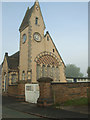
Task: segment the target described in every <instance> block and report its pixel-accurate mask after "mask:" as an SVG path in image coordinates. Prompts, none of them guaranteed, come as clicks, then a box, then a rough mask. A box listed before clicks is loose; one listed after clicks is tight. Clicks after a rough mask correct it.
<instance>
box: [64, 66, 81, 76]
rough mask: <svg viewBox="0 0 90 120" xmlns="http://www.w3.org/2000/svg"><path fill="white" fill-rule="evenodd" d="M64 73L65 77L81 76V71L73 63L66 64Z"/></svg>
mask: <svg viewBox="0 0 90 120" xmlns="http://www.w3.org/2000/svg"><path fill="white" fill-rule="evenodd" d="M65 73H66V77H83V73H81V72H80V68H79V67H77V66H76V65H74V64H68V65H66V69H65Z"/></svg>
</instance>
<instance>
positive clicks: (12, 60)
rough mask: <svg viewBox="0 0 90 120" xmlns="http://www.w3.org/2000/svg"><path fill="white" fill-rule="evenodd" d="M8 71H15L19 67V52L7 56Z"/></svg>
mask: <svg viewBox="0 0 90 120" xmlns="http://www.w3.org/2000/svg"><path fill="white" fill-rule="evenodd" d="M7 63H8V67H9V69H13V70H17V69H18V66H19V51H18V52H16V53H15V54H13V55H11V56H7Z"/></svg>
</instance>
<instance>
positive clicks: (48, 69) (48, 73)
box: [47, 65, 51, 77]
mask: <svg viewBox="0 0 90 120" xmlns="http://www.w3.org/2000/svg"><path fill="white" fill-rule="evenodd" d="M50 74H51V68H50V65H48V66H47V76H48V77H50Z"/></svg>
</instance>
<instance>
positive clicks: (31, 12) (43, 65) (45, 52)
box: [2, 1, 66, 92]
mask: <svg viewBox="0 0 90 120" xmlns="http://www.w3.org/2000/svg"><path fill="white" fill-rule="evenodd" d="M44 30H45V24H44V20H43V16H42V13H41V10H40V5H39V2H38V1H36V2H35V3H34V5H33V6H32V7H31V8H29V7H28V8H27V11H26V14H25V16H24V18H23V21H22V23H21V26H20V28H19V31H20V50H19V51H18V52H16V53H14V54H13V55H11V56H9V55H8V53H5V56H4V60H3V63H2V89H3V91H4V92H7V91H8V86H9V85H16V84H18V82H23V81H25V83H31V84H32V83H38V81H37V80H38V79H39V78H42V77H50V78H52V79H53V82H66V77H65V72H64V71H65V64H64V62H63V60H62V58H61V56H60V54H59V52H58V51H57V48H56V46H55V44H54V42H53V40H52V38H51V36H50V34H49V32H46V34H44ZM12 49H13V48H12Z"/></svg>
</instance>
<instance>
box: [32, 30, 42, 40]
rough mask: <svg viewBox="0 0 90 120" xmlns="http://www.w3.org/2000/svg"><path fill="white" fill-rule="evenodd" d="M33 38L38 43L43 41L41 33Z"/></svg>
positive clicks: (35, 34)
mask: <svg viewBox="0 0 90 120" xmlns="http://www.w3.org/2000/svg"><path fill="white" fill-rule="evenodd" d="M33 37H34V40H36V41H37V42H40V41H41V35H40V34H39V33H37V32H36V33H34V35H33Z"/></svg>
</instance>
